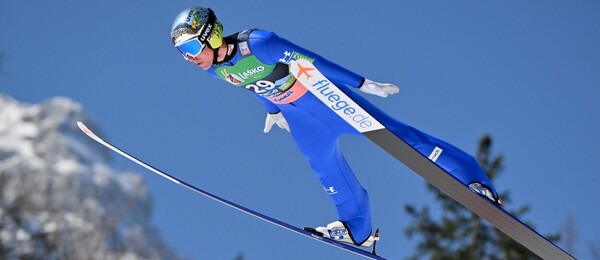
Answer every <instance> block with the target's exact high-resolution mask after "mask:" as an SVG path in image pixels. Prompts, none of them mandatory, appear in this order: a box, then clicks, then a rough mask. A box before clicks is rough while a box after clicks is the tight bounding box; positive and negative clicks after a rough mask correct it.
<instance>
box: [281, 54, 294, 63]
mask: <svg viewBox="0 0 600 260" xmlns="http://www.w3.org/2000/svg"><path fill="white" fill-rule="evenodd" d="M290 61H292V53H291V52H289V51H285V52H283V58H281V59H279V62H281V63H285V64H290Z"/></svg>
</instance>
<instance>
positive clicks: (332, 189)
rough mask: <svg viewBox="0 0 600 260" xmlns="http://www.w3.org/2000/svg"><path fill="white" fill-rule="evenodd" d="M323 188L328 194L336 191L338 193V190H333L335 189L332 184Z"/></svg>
mask: <svg viewBox="0 0 600 260" xmlns="http://www.w3.org/2000/svg"><path fill="white" fill-rule="evenodd" d="M323 189H325V191H326V192H327V194H329V195H333V194H337V193H338V192H337V190H335V189H334V188H333V186H331V187H329V188H326V187H323Z"/></svg>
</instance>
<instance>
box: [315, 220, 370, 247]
mask: <svg viewBox="0 0 600 260" xmlns="http://www.w3.org/2000/svg"><path fill="white" fill-rule="evenodd" d="M303 229H304V230H305V231H308V232H311V233H313V234H315V235H318V236H321V237H326V238H330V239H333V240H335V241H339V242H343V243H347V244H352V245H356V246H363V247H370V246H371V245H373V249H375V243H376V242H377V241H379V230H377V231H375V235H370V236H369V238H367V239H366V240H365V241H362V242H356V241H355V240H354V238H353V237H352V235H351V234H350V231H349V230H348V228H347V227H346V225H344V223H343V222H341V221H339V220H338V221H334V222H332V223H329V224H328V225H327V227H317V228H307V227H305V228H303Z"/></svg>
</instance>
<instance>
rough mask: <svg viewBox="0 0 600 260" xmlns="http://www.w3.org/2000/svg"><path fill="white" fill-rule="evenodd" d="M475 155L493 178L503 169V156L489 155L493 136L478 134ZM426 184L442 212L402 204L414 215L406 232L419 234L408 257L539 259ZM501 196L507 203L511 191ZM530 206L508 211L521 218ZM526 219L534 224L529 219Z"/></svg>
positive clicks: (409, 235)
mask: <svg viewBox="0 0 600 260" xmlns="http://www.w3.org/2000/svg"><path fill="white" fill-rule="evenodd" d="M476 159H477V161H478V162H479V164H480V165H481V167H482V168H483V170H484V171H485V172H486V173H487V175H488V177H489V178H490V180H492V181H493V180H494V179H495V178H496V177H498V175H499V174H500V173H501V171H502V170H503V167H502V165H503V162H504V157H503V156H502V155H494V156H492V138H491V136H489V135H485V136H483V137H482V138H481V140H480V142H479V149H478V152H477V156H476ZM427 186H428V189H429V190H430V191H431V192H433V193H434V195H435V198H436V200H437V201H439V202H440V204H441V207H442V211H441V212H442V213H441V217H440V218H439V219H434V217H433V216H431V214H430V212H429V207H427V206H422V207H420V208H418V207H417V206H414V205H410V204H408V205H406V206H405V211H406V212H407V213H408V215H409V216H410V217H412V218H413V221H412V223H411V225H409V226H408V227H407V228H406V230H405V233H406V235H407V236H408V237H409V238H412V237H413V236H419V237H421V241H419V242H418V244H417V248H416V250H415V253H414V255H413V256H412V257H411V258H413V259H423V258H430V259H539V258H538V257H537V256H536V255H535V254H534V253H532V252H531V251H529V250H528V249H527V248H525V247H523V246H522V245H520V244H519V243H517V242H516V241H514V240H513V239H512V238H510V237H508V236H506V235H505V234H504V233H502V232H501V231H500V230H498V229H496V228H494V227H493V226H492V225H491V224H489V223H488V222H486V221H484V220H482V219H481V218H480V217H479V216H477V215H475V214H473V213H472V212H471V211H469V210H468V209H466V208H464V207H463V206H462V205H460V204H459V203H457V202H456V201H454V200H453V199H452V198H450V197H448V196H446V195H445V194H443V193H441V192H440V191H439V190H438V189H437V188H435V187H434V186H432V185H430V184H428V185H427ZM500 198H502V199H503V201H504V203H505V204H506V203H509V202H510V193H509V192H508V191H505V192H500ZM529 210H530V208H529V206H521V207H519V208H517V209H516V210H510V212H511V214H513V215H514V216H516V217H517V218H519V219H523V218H522V216H523V215H525V214H526V213H527V212H528V211H529ZM525 223H527V224H528V225H529V226H531V227H533V225H532V223H528V222H525ZM546 237H548V238H549V239H550V240H552V241H557V240H558V239H559V236H558V235H556V234H553V235H549V236H546Z"/></svg>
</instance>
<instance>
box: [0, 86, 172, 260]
mask: <svg viewBox="0 0 600 260" xmlns="http://www.w3.org/2000/svg"><path fill="white" fill-rule="evenodd" d="M77 121H86V122H87V121H89V120H87V118H86V116H85V114H84V113H83V109H82V107H81V105H80V104H77V103H75V102H73V101H71V100H69V99H67V98H53V99H50V100H48V101H46V102H43V103H41V104H24V103H20V102H18V101H16V100H15V99H13V98H11V97H9V96H6V95H3V94H2V93H0V242H1V243H0V247H1V248H0V258H1V259H19V258H47V259H62V258H80V257H84V258H89V257H92V258H97V259H116V258H119V259H177V258H179V257H178V256H177V255H176V254H174V253H173V252H171V251H170V249H169V247H168V246H166V244H165V242H164V241H162V240H161V238H160V234H158V233H157V232H156V231H155V230H156V229H155V228H154V227H153V226H152V225H151V224H150V220H149V219H150V217H149V215H150V209H151V206H150V198H149V194H148V192H147V189H146V187H145V184H144V183H143V181H142V178H141V177H140V176H139V175H138V174H136V173H132V172H125V171H121V170H119V169H117V168H116V167H115V166H113V165H111V164H110V158H109V156H108V154H109V153H107V152H106V151H105V149H104V148H103V147H101V146H99V145H97V144H96V143H94V141H92V140H90V139H88V138H87V137H85V135H84V134H83V133H81V132H80V131H79V130H78V129H77V126H76V125H75V122H77ZM91 123H93V122H91ZM132 241H133V245H132V243H131V242H132Z"/></svg>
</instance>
